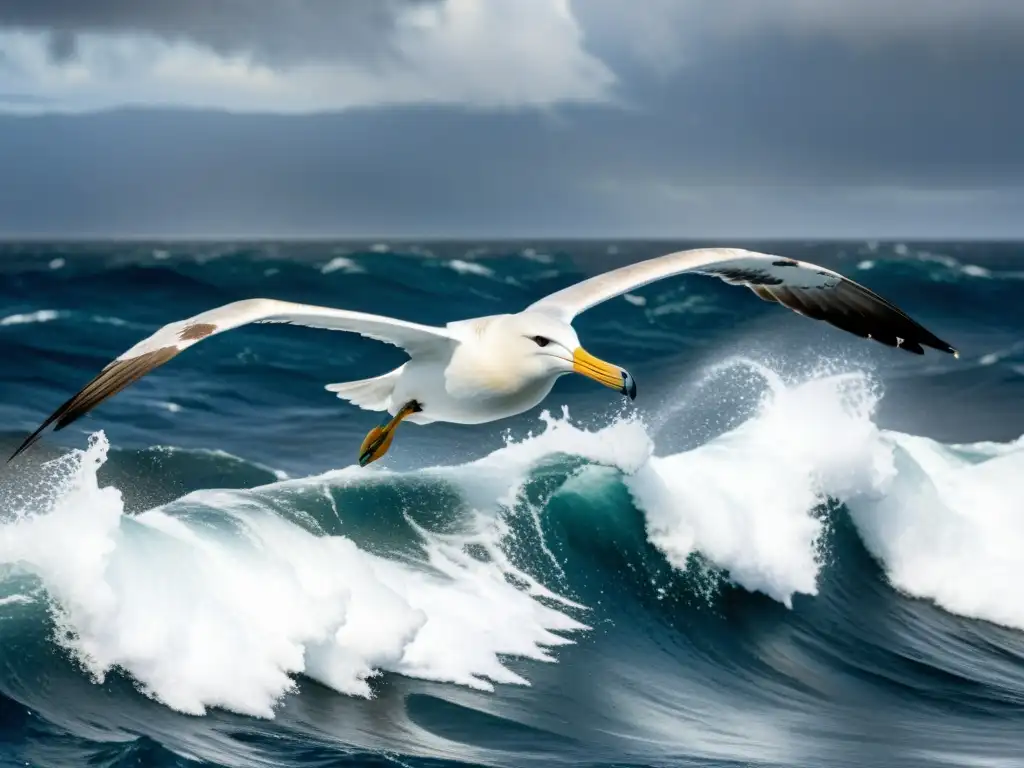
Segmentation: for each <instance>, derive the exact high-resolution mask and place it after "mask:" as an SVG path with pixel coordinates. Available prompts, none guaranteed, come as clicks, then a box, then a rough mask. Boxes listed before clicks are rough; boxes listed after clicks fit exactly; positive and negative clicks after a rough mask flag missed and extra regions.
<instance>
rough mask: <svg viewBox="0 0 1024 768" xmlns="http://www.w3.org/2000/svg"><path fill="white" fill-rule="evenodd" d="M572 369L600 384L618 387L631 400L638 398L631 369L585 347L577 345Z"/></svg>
mask: <svg viewBox="0 0 1024 768" xmlns="http://www.w3.org/2000/svg"><path fill="white" fill-rule="evenodd" d="M572 369H573V370H574V371H576V373H582V374H583V375H584V376H587V377H588V378H591V379H593V380H594V381H596V382H597V383H598V384H604V385H605V386H606V387H610V388H612V389H617V390H618V391H619V392H621V393H622V394H624V395H626V396H627V397H629V399H630V400H635V399H636V382H635V381H633V377H632V376H630V375H629V371H626V370H623V369H622V368H619V367H618V366H617V365H612V364H611V363H606V362H605V361H604V360H601V359H599V358H596V357H594V356H593V355H592V354H590V353H589V352H587V350H585V349H584V348H583V347H576V351H575V352H573V353H572Z"/></svg>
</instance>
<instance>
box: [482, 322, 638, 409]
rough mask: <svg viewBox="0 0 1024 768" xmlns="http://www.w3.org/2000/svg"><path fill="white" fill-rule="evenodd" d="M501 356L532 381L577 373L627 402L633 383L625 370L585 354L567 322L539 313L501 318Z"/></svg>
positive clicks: (633, 395)
mask: <svg viewBox="0 0 1024 768" xmlns="http://www.w3.org/2000/svg"><path fill="white" fill-rule="evenodd" d="M495 330H496V331H498V332H499V333H500V334H501V337H502V339H501V340H502V343H501V354H502V355H504V356H507V357H506V359H507V360H508V361H509V362H511V361H513V360H514V361H515V365H516V367H517V368H518V369H519V370H520V371H521V372H522V373H523V374H524V375H526V376H528V377H529V378H532V379H544V378H554V377H557V376H561V375H563V374H566V373H579V374H582V375H584V376H586V377H588V378H591V379H593V380H594V381H596V382H598V383H599V384H603V385H604V386H606V387H610V388H611V389H614V390H616V391H618V392H620V393H622V394H623V395H626V396H627V397H629V398H630V399H631V400H632V399H634V398H636V382H634V381H633V377H632V376H631V375H630V373H629V371H627V370H625V369H624V368H620V367H619V366H617V365H612V364H611V363H606V362H605V361H604V360H601V359H599V358H597V357H594V356H593V355H592V354H590V353H589V352H587V351H586V350H585V349H584V348H583V347H582V346H581V345H580V340H579V337H578V336H577V335H576V331H575V330H573V327H572V326H571V325H569V323H567V322H565V321H563V320H560V319H558V318H557V317H553V316H551V315H548V314H546V313H543V312H520V313H518V314H515V315H507V316H506V317H504V318H503V321H502V323H501V324H500V327H499V328H496V329H495Z"/></svg>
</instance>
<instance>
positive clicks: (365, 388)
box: [325, 366, 404, 411]
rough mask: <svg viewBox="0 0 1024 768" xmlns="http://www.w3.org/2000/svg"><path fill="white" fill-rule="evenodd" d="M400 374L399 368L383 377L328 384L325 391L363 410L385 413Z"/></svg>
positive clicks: (400, 369)
mask: <svg viewBox="0 0 1024 768" xmlns="http://www.w3.org/2000/svg"><path fill="white" fill-rule="evenodd" d="M403 367H404V366H403ZM401 373H402V368H401V367H399V368H396V369H395V370H393V371H389V372H388V373H385V374H384V375H383V376H375V377H374V378H372V379H360V380H359V381H343V382H340V383H338V384H328V385H327V386H326V387H325V389H327V391H328V392H334V393H335V394H336V395H337V396H338V397H340V398H341V399H342V400H347V401H348V402H350V403H352V405H355V406H358V407H359V408H362V409H363V410H366V411H386V410H388V408H389V407H390V406H391V393H392V392H393V391H394V389H395V384H396V382H397V381H398V377H399V376H400V375H401Z"/></svg>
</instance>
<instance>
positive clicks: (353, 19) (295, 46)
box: [0, 0, 443, 65]
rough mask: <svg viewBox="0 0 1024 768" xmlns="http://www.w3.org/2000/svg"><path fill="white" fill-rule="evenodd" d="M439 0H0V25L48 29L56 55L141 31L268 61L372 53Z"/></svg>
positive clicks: (280, 62)
mask: <svg viewBox="0 0 1024 768" xmlns="http://www.w3.org/2000/svg"><path fill="white" fill-rule="evenodd" d="M442 1H443V0H343V1H339V0H281V1H278V0H255V1H254V0H27V1H26V0H4V1H3V2H0V28H7V29H10V30H24V31H31V32H43V33H46V34H48V35H50V39H51V44H50V52H51V55H53V56H54V58H55V59H57V60H67V59H69V58H71V57H72V56H73V55H74V52H75V46H76V40H77V37H78V35H82V34H96V35H124V34H141V35H151V36H155V37H159V38H162V39H164V40H167V41H170V42H176V41H181V40H185V41H188V42H191V43H195V44H198V45H201V46H204V47H207V48H210V49H212V50H214V51H216V52H217V53H220V54H247V55H250V56H252V57H253V58H254V59H256V60H258V61H261V62H263V63H266V64H270V65H289V64H295V63H306V62H310V61H318V60H331V61H333V60H339V59H342V60H343V59H347V58H355V57H358V58H369V59H371V60H372V59H373V58H374V57H377V56H379V55H381V54H382V53H387V41H388V33H389V32H391V31H392V30H393V29H394V27H395V25H396V24H397V23H399V22H400V20H401V18H402V15H403V14H404V13H406V12H407V11H409V10H410V9H413V8H415V7H417V6H425V5H436V4H438V3H440V2H442Z"/></svg>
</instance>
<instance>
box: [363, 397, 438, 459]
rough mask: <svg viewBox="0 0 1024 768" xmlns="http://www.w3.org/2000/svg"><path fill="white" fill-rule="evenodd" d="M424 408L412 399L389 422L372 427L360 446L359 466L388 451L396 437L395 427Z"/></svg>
mask: <svg viewBox="0 0 1024 768" xmlns="http://www.w3.org/2000/svg"><path fill="white" fill-rule="evenodd" d="M422 410H423V407H422V406H421V405H420V404H419V403H418V402H416V401H415V400H411V401H409V402H408V403H406V404H405V405H403V406H402V409H401V410H400V411H399V412H398V413H396V414H395V416H394V418H393V419H391V421H389V422H388V423H387V424H385V425H384V426H381V427H374V428H373V429H371V430H370V433H369V434H368V435H367V436H366V438H365V439H364V440H363V444H362V445H361V446H360V447H359V466H361V467H365V466H366V465H367V464H370V463H371V462H374V461H376V460H377V459H379V458H380V457H381V456H383V455H384V454H385V453H387V452H388V448H390V447H391V441H392V440H394V439H395V429H396V428H397V427H398V425H399V424H401V423H402V419H404V418H405V417H406V416H409V415H411V414H413V413H419V412H420V411H422Z"/></svg>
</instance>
